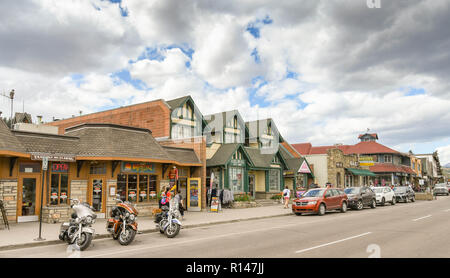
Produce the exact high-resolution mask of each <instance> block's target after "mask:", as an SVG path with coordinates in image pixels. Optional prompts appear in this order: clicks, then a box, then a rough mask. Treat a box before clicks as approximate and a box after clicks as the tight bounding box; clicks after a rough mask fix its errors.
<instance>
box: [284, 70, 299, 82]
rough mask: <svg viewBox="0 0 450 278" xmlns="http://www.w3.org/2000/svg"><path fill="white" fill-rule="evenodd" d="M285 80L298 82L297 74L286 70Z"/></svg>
mask: <svg viewBox="0 0 450 278" xmlns="http://www.w3.org/2000/svg"><path fill="white" fill-rule="evenodd" d="M286 78H290V79H295V80H298V73H296V72H294V71H289V70H288V71H287V73H286Z"/></svg>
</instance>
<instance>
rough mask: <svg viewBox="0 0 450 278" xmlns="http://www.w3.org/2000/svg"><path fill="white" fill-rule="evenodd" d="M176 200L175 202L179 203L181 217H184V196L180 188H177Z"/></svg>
mask: <svg viewBox="0 0 450 278" xmlns="http://www.w3.org/2000/svg"><path fill="white" fill-rule="evenodd" d="M174 201H175V204H178V210H179V211H180V214H181V219H184V207H183V196H181V192H180V190H179V189H177V191H176V195H175V197H174Z"/></svg>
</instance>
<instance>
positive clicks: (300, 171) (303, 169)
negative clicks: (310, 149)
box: [298, 160, 311, 174]
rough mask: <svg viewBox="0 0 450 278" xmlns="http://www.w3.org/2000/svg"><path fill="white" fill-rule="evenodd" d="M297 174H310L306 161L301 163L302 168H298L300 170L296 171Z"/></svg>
mask: <svg viewBox="0 0 450 278" xmlns="http://www.w3.org/2000/svg"><path fill="white" fill-rule="evenodd" d="M298 172H299V173H302V174H311V170H310V169H309V167H308V163H306V160H304V161H303V163H302V166H300V169H298Z"/></svg>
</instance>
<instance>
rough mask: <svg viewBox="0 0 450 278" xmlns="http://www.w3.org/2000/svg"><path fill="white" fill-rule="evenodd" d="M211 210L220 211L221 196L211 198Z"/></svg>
mask: <svg viewBox="0 0 450 278" xmlns="http://www.w3.org/2000/svg"><path fill="white" fill-rule="evenodd" d="M211 211H214V212H219V198H217V197H212V198H211Z"/></svg>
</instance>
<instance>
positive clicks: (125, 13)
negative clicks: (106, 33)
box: [102, 0, 128, 17]
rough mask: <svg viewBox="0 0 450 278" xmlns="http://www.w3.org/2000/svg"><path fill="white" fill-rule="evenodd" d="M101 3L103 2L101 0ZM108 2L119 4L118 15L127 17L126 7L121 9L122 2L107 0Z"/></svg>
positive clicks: (119, 0)
mask: <svg viewBox="0 0 450 278" xmlns="http://www.w3.org/2000/svg"><path fill="white" fill-rule="evenodd" d="M102 1H104V0H102ZM108 1H109V2H111V3H113V4H119V9H120V14H121V15H122V16H123V17H126V16H128V9H127V8H126V7H122V0H108Z"/></svg>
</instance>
